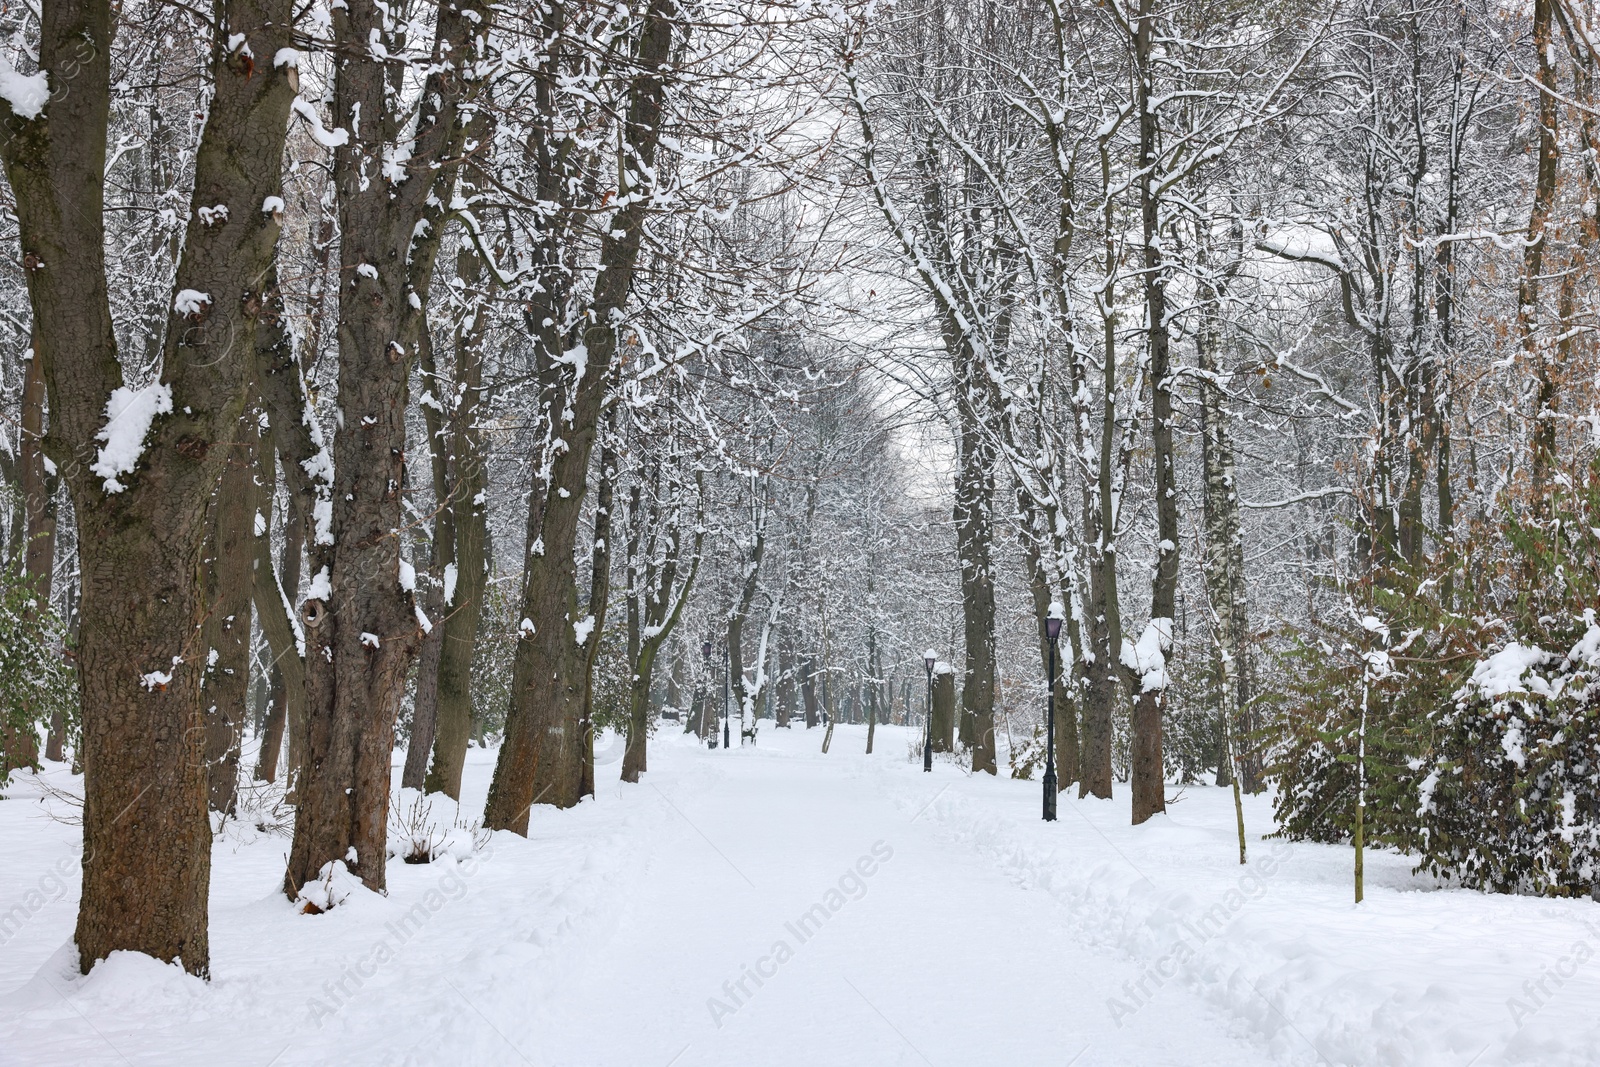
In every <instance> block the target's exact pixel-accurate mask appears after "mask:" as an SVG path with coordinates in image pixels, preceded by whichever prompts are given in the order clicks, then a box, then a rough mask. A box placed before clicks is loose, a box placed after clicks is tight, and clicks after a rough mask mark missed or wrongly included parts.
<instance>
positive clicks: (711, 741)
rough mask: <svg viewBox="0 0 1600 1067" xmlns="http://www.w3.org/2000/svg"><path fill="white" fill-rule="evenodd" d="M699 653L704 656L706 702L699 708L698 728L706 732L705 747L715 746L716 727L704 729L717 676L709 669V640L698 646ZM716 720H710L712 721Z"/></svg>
mask: <svg viewBox="0 0 1600 1067" xmlns="http://www.w3.org/2000/svg"><path fill="white" fill-rule="evenodd" d="M700 654H701V655H702V656H704V657H705V658H706V702H705V704H703V705H702V706H701V708H700V729H701V730H702V731H704V732H705V733H706V747H707V748H716V747H717V728H716V726H714V725H713V726H712V727H711V729H710V730H706V713H707V712H709V711H710V710H711V691H712V690H713V689H715V688H716V681H717V676H716V674H715V672H713V671H712V669H711V642H710V641H707V642H705V643H704V644H702V645H701V646H700ZM715 721H716V720H714V719H713V720H712V722H713V723H714V722H715Z"/></svg>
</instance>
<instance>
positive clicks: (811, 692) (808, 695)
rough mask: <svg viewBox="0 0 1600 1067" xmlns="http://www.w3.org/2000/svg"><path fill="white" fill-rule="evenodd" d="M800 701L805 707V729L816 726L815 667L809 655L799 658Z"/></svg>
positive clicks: (814, 662)
mask: <svg viewBox="0 0 1600 1067" xmlns="http://www.w3.org/2000/svg"><path fill="white" fill-rule="evenodd" d="M800 700H801V702H802V703H803V704H805V707H806V729H807V730H810V729H812V728H814V727H815V726H816V725H817V665H816V661H815V660H814V659H812V658H811V657H810V656H809V655H806V656H801V657H800Z"/></svg>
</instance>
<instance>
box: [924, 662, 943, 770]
mask: <svg viewBox="0 0 1600 1067" xmlns="http://www.w3.org/2000/svg"><path fill="white" fill-rule="evenodd" d="M938 659H939V653H937V652H935V651H934V650H933V649H931V648H930V649H928V650H927V651H926V652H924V653H923V654H922V662H923V665H924V666H926V667H927V668H928V710H927V713H926V714H925V715H923V716H922V769H923V770H924V771H931V770H933V665H934V664H935V663H936V662H938Z"/></svg>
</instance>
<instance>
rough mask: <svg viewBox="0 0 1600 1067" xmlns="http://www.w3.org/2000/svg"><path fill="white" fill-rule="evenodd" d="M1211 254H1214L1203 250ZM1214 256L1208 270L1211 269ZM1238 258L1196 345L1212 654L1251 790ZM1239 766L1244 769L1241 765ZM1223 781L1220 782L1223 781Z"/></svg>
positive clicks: (1256, 774) (1236, 759)
mask: <svg viewBox="0 0 1600 1067" xmlns="http://www.w3.org/2000/svg"><path fill="white" fill-rule="evenodd" d="M1203 251H1208V250H1206V249H1204V248H1203ZM1208 260H1209V257H1204V258H1202V261H1201V262H1202V267H1206V266H1211V264H1210V263H1209V262H1208ZM1238 263H1239V260H1238V257H1237V256H1234V257H1230V259H1229V261H1228V262H1227V263H1225V264H1221V265H1219V267H1218V269H1217V273H1216V275H1214V276H1206V277H1205V279H1204V280H1203V281H1202V283H1201V285H1200V288H1199V297H1200V306H1199V312H1200V314H1199V328H1198V330H1197V333H1196V338H1195V347H1196V350H1197V354H1198V355H1199V361H1200V369H1201V371H1202V372H1203V373H1204V377H1203V378H1202V380H1201V385H1200V437H1201V465H1202V471H1203V490H1204V491H1203V495H1202V515H1203V522H1204V525H1205V549H1204V552H1203V554H1202V556H1201V570H1202V573H1203V577H1204V580H1205V585H1206V598H1207V601H1208V602H1209V604H1210V607H1211V618H1212V627H1213V641H1212V652H1213V662H1214V666H1215V668H1216V671H1217V677H1218V678H1219V679H1220V684H1219V689H1220V692H1219V697H1220V700H1219V704H1220V714H1221V715H1222V717H1223V734H1224V739H1225V747H1226V752H1225V754H1224V758H1225V760H1226V762H1227V766H1226V770H1227V774H1228V777H1229V778H1230V779H1231V778H1232V777H1234V776H1235V774H1236V773H1237V775H1238V776H1239V777H1240V778H1242V779H1243V780H1244V781H1243V785H1244V787H1245V789H1246V790H1247V791H1248V792H1252V793H1253V792H1256V791H1257V789H1259V788H1260V768H1261V761H1260V759H1259V758H1257V757H1253V756H1252V755H1251V754H1250V752H1249V749H1248V747H1245V746H1241V745H1239V744H1238V742H1239V740H1240V739H1241V738H1245V739H1247V738H1248V737H1249V734H1250V733H1251V732H1252V725H1253V724H1252V723H1250V721H1249V719H1248V718H1247V715H1246V703H1247V702H1248V700H1249V699H1250V692H1249V668H1248V659H1247V654H1246V646H1245V641H1244V637H1245V634H1246V633H1247V632H1248V625H1249V624H1248V618H1249V614H1248V610H1247V599H1246V593H1245V581H1244V537H1243V532H1242V525H1241V521H1240V515H1239V494H1238V486H1237V482H1236V480H1235V474H1234V447H1233V434H1232V431H1231V429H1230V427H1229V417H1228V410H1227V408H1226V407H1224V406H1223V394H1222V389H1221V388H1220V387H1219V386H1218V384H1217V383H1218V382H1219V381H1220V380H1221V379H1220V377H1219V375H1221V373H1222V372H1221V352H1222V322H1223V318H1222V301H1223V300H1224V299H1225V298H1226V297H1227V280H1228V279H1229V278H1231V277H1232V275H1233V274H1234V273H1235V272H1236V270H1237V267H1238ZM1236 763H1237V765H1238V766H1237V767H1235V766H1234V764H1236ZM1221 780H1222V779H1221V778H1220V777H1219V783H1220V781H1221Z"/></svg>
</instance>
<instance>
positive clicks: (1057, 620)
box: [1044, 600, 1067, 644]
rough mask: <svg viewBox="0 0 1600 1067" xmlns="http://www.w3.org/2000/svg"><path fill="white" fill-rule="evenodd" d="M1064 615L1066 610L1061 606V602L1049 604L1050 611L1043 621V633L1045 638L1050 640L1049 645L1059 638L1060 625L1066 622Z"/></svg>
mask: <svg viewBox="0 0 1600 1067" xmlns="http://www.w3.org/2000/svg"><path fill="white" fill-rule="evenodd" d="M1066 615H1067V610H1066V608H1064V607H1062V606H1061V601H1059V600H1057V601H1053V602H1052V603H1051V604H1050V611H1049V613H1048V614H1046V615H1045V619H1044V632H1045V636H1047V637H1049V638H1050V643H1051V644H1054V643H1055V642H1056V639H1057V638H1059V637H1060V636H1061V624H1062V623H1063V622H1065V621H1066Z"/></svg>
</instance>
